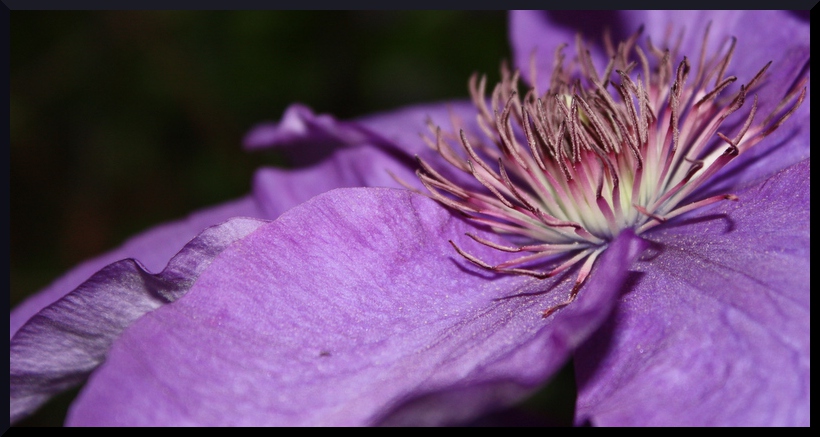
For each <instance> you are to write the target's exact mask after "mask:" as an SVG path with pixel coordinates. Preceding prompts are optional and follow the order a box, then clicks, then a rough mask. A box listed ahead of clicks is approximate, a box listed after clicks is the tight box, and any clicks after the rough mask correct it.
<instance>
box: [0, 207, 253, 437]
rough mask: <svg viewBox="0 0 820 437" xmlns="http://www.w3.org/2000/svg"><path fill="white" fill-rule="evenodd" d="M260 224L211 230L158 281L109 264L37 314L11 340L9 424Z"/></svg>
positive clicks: (81, 373) (134, 268) (76, 380)
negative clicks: (226, 248) (229, 246)
mask: <svg viewBox="0 0 820 437" xmlns="http://www.w3.org/2000/svg"><path fill="white" fill-rule="evenodd" d="M262 223H264V222H262V221H258V220H253V219H233V220H231V221H228V222H225V223H223V224H221V225H218V226H214V227H212V228H209V229H207V230H205V231H204V232H202V234H200V235H199V236H198V237H197V238H195V239H194V240H193V241H191V242H190V243H188V244H187V245H186V246H185V247H184V248H183V249H182V251H180V253H179V254H178V255H177V256H175V257H174V258H173V259H171V261H170V263H169V264H168V267H166V268H165V270H163V271H162V273H159V274H157V275H152V274H151V273H149V272H148V271H147V270H146V268H145V266H143V265H142V264H140V263H138V262H136V261H134V260H132V259H127V260H122V261H119V262H117V263H114V264H111V265H109V266H108V267H106V268H104V269H102V270H100V271H99V272H97V273H96V274H95V275H94V276H92V277H91V278H90V279H89V280H88V281H86V282H84V283H83V284H82V285H80V286H79V287H77V289H76V290H74V291H72V292H71V293H69V294H68V295H66V296H65V297H63V298H62V299H60V300H58V301H57V302H55V303H54V304H52V305H50V306H48V307H46V308H45V309H43V310H42V311H40V312H39V313H37V315H35V316H34V317H32V318H31V319H30V320H29V321H28V322H27V323H26V324H25V325H23V326H22V327H21V328H20V330H19V331H18V332H17V333H16V334H15V335H14V336H13V337H12V339H11V344H10V346H11V348H10V352H9V354H10V356H9V367H10V376H9V378H10V380H9V383H10V389H9V398H10V420H11V421H12V422H13V421H16V420H18V419H20V418H22V417H24V416H25V415H27V414H29V413H30V412H32V411H34V409H36V408H37V407H38V406H40V405H41V404H42V403H43V402H45V401H46V400H48V398H49V397H51V396H52V395H54V394H56V393H59V392H60V391H63V390H66V389H68V388H70V387H72V386H75V385H78V384H80V383H81V382H82V381H83V380H85V378H86V377H87V376H88V375H89V374H90V373H91V371H92V370H94V369H95V368H96V367H97V366H99V364H100V363H101V362H102V361H103V360H104V358H105V355H106V353H107V351H108V348H109V347H110V345H111V343H112V342H113V341H114V339H116V338H117V337H118V336H119V335H120V333H121V332H122V331H123V329H125V328H126V327H127V326H128V325H130V324H131V323H133V322H134V321H135V320H137V319H138V318H139V317H141V316H142V315H143V314H145V313H147V312H150V311H152V310H155V309H156V308H158V307H160V306H161V305H163V304H166V303H168V302H172V301H174V300H176V299H178V298H179V297H180V296H182V295H183V294H185V293H186V292H187V291H188V289H189V288H190V287H191V285H192V284H193V283H194V281H195V280H196V278H197V277H198V276H199V274H200V273H202V271H203V270H205V268H206V267H207V266H208V264H209V263H210V262H211V261H212V260H213V258H214V257H216V256H217V255H218V254H219V253H220V252H221V251H222V250H223V249H225V247H227V246H228V245H230V244H231V243H233V242H235V241H236V240H238V239H240V238H243V237H245V236H246V235H247V234H249V233H250V232H252V231H254V230H255V229H256V228H258V227H259V226H260V225H261V224H262Z"/></svg>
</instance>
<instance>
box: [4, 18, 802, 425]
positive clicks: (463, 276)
mask: <svg viewBox="0 0 820 437" xmlns="http://www.w3.org/2000/svg"><path fill="white" fill-rule="evenodd" d="M710 21H711V23H712V25H711V28H710V34H709V38H708V39H704V36H703V35H704V30H705V28H706V26H707V23H709V22H710ZM579 23H581V25H583V26H585V27H586V29H581V30H584V31H585V32H586V33H585V37H584V40H585V42H586V44H588V45H587V46H586V47H587V48H588V50H589V51H588V54H587V52H586V51H585V50H584V49H583V48H579V50H578V52H577V53H578V55H577V56H576V55H570V53H571V52H572V53H575V51H574V50H573V51H570V50H566V53H565V58H566V61H565V62H566V69H565V70H564V69H555V68H553V67H554V65H555V64H554V63H553V60H554V59H556V58H557V57H560V56H556V53H561V52H556V50H555V49H556V48H557V47H558V46H559V44H561V43H564V42H569V43H574V42H575V34H576V32H577V31H578V30H579V27H578V25H579ZM642 24H643V25H644V26H645V27H644V35H647V36H649V37H651V44H652V45H651V46H650V43H649V42H645V40H643V39H642V38H643V37H641V38H639V39H638V40H634V41H632V40H630V36H631V35H633V32H634V31H635V30H636V29H638V28H639V27H640V26H641V25H642ZM605 25H608V26H609V28H610V30H611V35H612V38H610V39H609V40H607V39H605V38H603V35H602V34H601V32H600V30H601V29H603V28H604V27H605ZM510 26H511V37H512V42H513V49H514V53H515V56H516V62H517V67H518V68H519V69H520V71H522V73H523V76H524V77H525V78H527V79H528V80H529V81H532V82H533V83H534V84H535V86H536V88H537V90H538V95H542V94H543V93H544V92H545V90H547V89H550V90H553V92H552V94H549V97H551V99H547V97H546V96H545V97H544V99H543V101H542V102H540V103H539V102H538V100H537V99H535V98H534V97H533V95H523V94H522V95H518V97H517V99H518V100H516V97H515V95H513V94H512V93H510V91H511V89H512V88H511V84H512V83H513V82H514V81H513V80H512V78H509V80H506V79H505V80H504V81H503V84H502V86H501V87H499V88H498V92H497V93H494V94H493V98H492V99H491V100H492V101H493V102H495V109H497V110H498V114H497V115H493V114H492V110H493V108H489V109H488V110H487V111H486V113H485V115H484V116H483V118H482V117H479V118H478V119H477V118H476V113H477V110H476V108H475V107H474V106H473V105H471V104H467V103H461V102H459V103H452V104H447V105H444V104H442V105H430V106H423V107H417V108H409V109H406V110H402V111H398V112H394V113H388V114H383V115H378V116H374V117H370V118H364V119H361V120H357V121H354V122H339V121H336V120H334V119H332V118H330V117H328V116H316V115H314V114H312V113H311V112H310V111H309V110H308V109H306V108H304V107H301V106H293V107H292V108H291V109H290V110H289V111H288V112H287V113H286V115H285V116H284V117H283V119H282V121H281V122H280V123H278V124H276V125H263V126H260V127H258V128H257V129H255V130H254V131H252V132H251V133H250V134H249V136H248V138H247V139H246V144H247V145H248V147H252V148H253V147H270V146H274V145H275V146H277V147H281V148H283V149H284V150H285V151H286V152H287V153H290V154H292V155H293V157H294V158H295V159H297V160H298V159H303V161H301V162H298V161H297V163H300V164H304V166H303V167H300V168H298V169H296V170H288V171H285V170H276V169H263V170H260V171H259V173H258V174H257V176H256V179H255V183H254V192H253V194H252V195H251V196H249V197H248V198H245V199H241V200H239V201H237V202H235V203H232V204H228V205H223V206H220V207H216V208H214V209H211V210H208V211H204V212H201V213H199V214H198V215H195V216H192V217H191V219H189V220H187V221H184V222H178V223H174V224H170V225H166V226H164V227H161V228H157V229H154V230H151V231H149V232H148V233H146V234H143V235H141V236H138V237H136V238H135V239H133V240H132V241H131V242H129V243H127V244H126V245H125V246H124V247H123V248H121V249H119V250H117V251H115V252H113V253H111V254H108V255H105V256H104V257H102V258H99V259H95V260H92V261H89V262H88V263H87V264H85V265H83V266H80V267H78V268H77V269H75V270H74V271H72V272H70V273H69V274H68V275H66V276H65V277H63V278H61V279H60V280H58V281H57V282H56V283H55V284H53V285H52V286H51V287H50V288H49V289H47V290H45V291H43V292H42V293H41V294H39V295H38V296H36V297H35V298H33V300H31V301H28V302H26V303H24V304H23V305H22V306H20V307H18V308H17V309H16V310H15V311H14V312H12V314H11V317H10V324H11V335H12V340H11V351H10V364H11V375H10V382H11V392H10V398H11V418H12V420H15V419H17V418H19V417H22V416H23V415H25V414H27V413H28V412H30V411H31V410H33V409H34V408H36V407H37V406H38V405H39V404H40V403H42V402H43V401H44V400H45V399H47V398H48V397H49V396H51V395H52V394H54V393H56V392H58V391H60V390H62V389H64V388H66V387H69V386H72V385H76V384H79V383H80V382H82V381H83V380H84V379H85V378H86V377H88V375H90V378H89V379H88V382H87V384H86V386H85V388H84V389H83V391H82V392H81V393H80V395H79V396H78V398H77V399H76V401H75V403H74V404H73V405H72V408H71V411H70V412H69V417H68V418H67V423H68V424H71V425H366V424H441V423H454V422H458V421H461V420H466V419H469V418H472V417H475V416H476V415H477V414H480V413H482V412H485V411H488V410H491V409H494V408H498V407H500V406H504V405H509V404H511V403H512V402H515V401H517V400H519V399H521V398H522V397H524V396H526V395H527V394H528V393H531V392H532V391H533V390H534V389H535V388H537V387H538V386H539V385H541V384H542V383H543V382H544V381H546V380H547V379H548V378H549V377H550V376H551V375H552V374H553V373H554V372H555V370H556V369H557V368H558V367H559V366H560V365H561V364H562V363H563V362H565V361H566V360H567V359H568V358H569V357H570V355H572V356H573V357H574V360H575V365H576V373H577V375H578V391H579V396H578V402H577V411H576V420H577V422H578V423H584V422H586V421H590V422H591V423H593V424H596V425H598V424H599V425H676V424H682V425H808V424H809V409H810V408H809V407H810V400H809V399H810V394H809V392H810V376H809V374H810V365H809V361H810V335H809V327H810V322H809V319H810V312H809V275H808V269H809V203H810V201H809V173H810V159H809V120H808V117H809V109H808V108H809V106H810V105H809V102H808V100H809V95H810V93H809V92H808V89H809V85H808V76H809V67H808V58H809V42H808V41H809V24H808V21H807V20H805V19H803V18H802V17H801V16H798V15H794V14H790V13H784V12H765V13H764V12H725V13H718V12H709V13H707V12H702V13H669V12H660V13H647V12H633V13H618V14H611V16H610V15H609V14H603V15H598V14H563V13H561V14H553V15H549V14H542V13H533V12H528V13H513V14H512V15H511V20H510ZM667 29H670V30H671V33H669V32H667ZM681 29H685V32H683V33H678V32H679V31H680V30H681ZM678 35H680V38H679V39H678ZM729 36H735V37H737V42H736V43H734V42H733V41H732V40H730V39H728V37H729ZM621 40H623V41H632V42H631V43H628V44H632V43H634V42H636V41H637V42H638V43H639V44H640V45H641V47H642V48H641V50H642V51H640V52H638V53H637V55H638V62H637V63H636V64H634V65H631V64H630V63H629V60H631V59H634V58H632V57H629V58H624V59H621V58H622V56H621V54H622V53H623V54H627V53H631V51H630V50H627V48H628V47H625V48H623V49H621V48H619V47H618V46H617V41H621ZM599 41H613V43H612V44H608V43H605V42H602V43H600V44H598V42H599ZM704 41H706V44H705V45H704V47H705V49H704V50H703V53H704V56H700V54H701V46H702V44H703V42H704ZM667 42H668V43H669V44H668V45H669V47H672V49H673V50H672V52H670V53H669V55H668V57H667V54H666V52H664V51H663V48H664V47H666V46H667V44H666V43H667ZM652 47H655V48H656V49H653V48H652ZM658 48H659V49H658ZM730 53H731V55H727V54H730ZM533 54H534V57H531V55H533ZM608 54H614V55H615V60H616V62H614V63H613V64H612V65H613V67H612V69H611V70H608V69H607V64H608V61H609V59H610V56H609V55H608ZM684 54H688V56H689V58H688V59H689V61H682V59H683V56H682V55H684ZM714 54H716V56H714V57H713V56H712V55H714ZM655 55H657V61H656V60H654V59H655V58H654V57H653V56H655ZM642 56H645V57H647V58H648V59H650V61H647V62H646V63H644V62H643V61H642V60H641V59H640V58H641V57H642ZM530 59H534V60H535V62H534V63H532V64H531V63H530ZM573 59H575V60H574V61H573ZM701 59H702V60H701ZM729 60H731V62H729ZM769 61H772V63H771V65H769V66H768V68H767V69H766V70H765V71H764V73H763V74H760V75H758V72H760V71H761V68H763V67H764V66H766V65H767V63H768V62H769ZM571 62H575V63H576V64H577V65H578V69H577V70H572V69H571V68H570V63H571ZM688 62H690V63H691V64H688ZM703 62H705V63H706V64H707V67H706V68H703V69H701V68H700V66H701V65H703ZM690 67H691V69H690ZM650 68H651V69H652V71H655V72H654V73H649V71H650ZM533 70H534V71H535V74H534V77H533V75H532V73H531V72H532V71H533ZM616 70H620V71H625V73H624V74H623V75H620V74H619V73H618V72H617V71H616ZM574 71H580V73H575V72H574ZM605 71H610V72H611V74H606V73H603V72H605ZM638 73H640V77H641V78H639V74H638ZM701 74H703V76H701ZM710 74H712V76H711V77H710V76H709V75H710ZM689 75H691V77H689ZM734 76H737V83H744V84H745V85H748V86H744V87H740V86H735V85H736V84H734V83H733V82H734V79H732V77H734ZM618 77H619V78H620V80H619V81H614V82H613V83H612V84H604V81H605V80H604V79H605V78H610V79H615V78H618ZM579 78H580V81H576V79H579ZM602 78H603V79H602ZM476 84H477V82H476ZM621 84H623V87H619V86H620V85H621ZM607 86H609V87H610V88H609V90H611V99H612V101H611V102H610V101H608V100H606V98H605V97H604V95H603V94H601V93H600V92H598V93H597V94H596V90H599V89H606V87H607ZM724 86H725V88H724ZM477 88H478V87H476V89H477ZM713 89H717V90H718V91H719V92H716V93H714V94H713V93H711V90H713ZM607 92H610V91H607ZM619 95H620V100H617V99H618V98H619ZM754 95H757V98H756V99H755V98H754V97H753V96H754ZM474 96H478V97H476V98H474V100H475V103H476V105H477V107H478V108H479V110H481V108H482V107H483V104H482V102H485V100H484V99H483V97H481V96H482V94H481V93H479V92H477V91H476V92H474ZM799 101H802V105H799V103H796V102H799ZM508 102H509V103H508ZM781 102H783V105H782V106H780V103H781ZM741 103H744V105H743V106H741ZM539 105H542V106H539ZM798 105H799V106H798ZM630 107H631V108H632V109H630ZM539 108H541V109H540V110H541V112H542V113H543V114H540V113H539ZM741 108H742V109H741ZM794 108H797V109H796V110H795V111H792V109H794ZM633 109H634V111H633ZM752 112H754V113H755V114H756V117H749V114H750V113H752ZM769 114H772V115H773V116H772V117H770V118H769V117H768V116H769ZM723 115H726V117H725V120H723V119H722V118H721V117H722V116H723ZM427 118H429V119H430V120H431V126H433V130H432V132H431V133H430V134H429V135H428V137H427V139H428V141H429V142H430V143H431V145H433V148H428V147H427V146H426V145H425V144H424V142H423V141H422V140H420V139H419V138H418V135H417V133H418V132H422V131H427V128H426V126H425V124H426V123H425V120H426V119H427ZM507 120H510V122H509V124H508V123H507ZM716 120H717V121H722V124H721V123H713V122H715V121H716ZM747 120H748V121H749V122H748V123H747ZM783 120H785V122H784V123H783V124H782V126H780V127H779V128H777V129H772V128H773V127H777V125H778V124H779V123H780V122H781V121H783ZM496 121H497V122H498V123H497V124H494V122H496ZM436 125H438V126H441V127H442V131H441V132H442V133H441V134H439V135H436V129H435V126H436ZM451 126H454V127H456V128H461V129H463V132H464V135H463V137H460V135H459V133H458V130H454V131H453V132H450V127H451ZM712 127H714V129H712ZM484 132H487V133H488V134H489V136H490V137H491V138H493V139H495V142H496V143H498V144H499V145H500V147H501V149H500V152H499V151H498V149H492V148H490V147H484V146H486V145H488V144H490V145H491V143H492V141H490V140H487V139H486V138H485V139H484V140H483V143H480V141H482V140H481V138H482V135H483V133H484ZM704 132H705V133H706V135H705V136H703V138H701V133H704ZM451 134H452V135H451ZM718 134H719V135H718ZM505 135H506V137H505ZM481 144H484V146H482V145H481ZM533 144H535V145H536V146H534V147H530V150H527V148H526V145H533ZM596 144H597V145H596ZM647 144H650V145H651V144H654V145H657V146H658V148H657V149H653V150H652V151H650V149H649V148H648V146H647ZM473 145H475V150H478V151H477V152H473V151H472V150H471V147H472V146H473ZM450 146H452V147H454V148H458V147H461V148H463V151H464V153H462V152H461V151H456V150H451V149H449V148H448V147H450ZM519 146H520V147H519ZM619 147H620V148H619ZM435 149H437V150H435ZM684 152H689V153H691V156H686V155H685V154H684ZM653 154H654V155H653ZM413 156H418V157H419V158H420V161H421V162H422V170H421V171H420V172H419V175H420V177H421V181H422V183H423V185H425V186H426V187H427V188H429V189H430V191H426V190H424V188H422V184H421V183H419V179H416V177H415V175H414V174H413V172H414V171H415V170H416V169H417V165H416V164H415V162H413V160H412V159H411V157H413ZM468 156H469V157H468ZM496 158H500V160H496ZM448 162H449V164H448ZM498 163H501V164H498ZM593 164H594V165H593ZM538 169H540V170H538ZM385 170H387V171H385ZM508 171H509V176H508V175H507V172H508ZM530 171H532V172H531V173H530ZM537 171H540V172H541V173H537ZM391 174H392V175H393V176H395V177H396V179H399V180H402V181H404V182H405V183H407V184H410V185H411V186H412V187H413V188H414V190H418V191H420V192H424V193H430V196H432V197H434V198H435V199H436V200H438V202H437V201H435V200H431V199H429V198H427V197H425V196H423V195H421V194H419V193H416V192H413V191H409V190H397V189H395V188H376V187H397V186H398V184H397V183H396V182H395V181H394V179H393V177H391ZM533 174H536V175H539V174H540V175H541V176H538V177H535V176H532V175H533ZM541 177H543V178H553V179H549V181H547V182H548V183H545V182H544V181H542V180H541V179H539V178H541ZM562 178H563V179H562ZM570 179H572V180H574V181H577V182H572V183H570V182H569V180H570ZM636 180H641V181H650V182H643V184H644V185H640V186H639V188H636V189H635V190H634V191H633V190H632V185H634V184H635V183H634V181H636ZM562 181H563V182H562ZM584 181H586V182H584ZM616 181H618V182H616ZM539 184H540V185H539ZM573 184H576V185H573ZM355 186H365V187H373V188H348V189H334V188H339V187H355ZM539 187H543V190H540V191H539V189H540V188H539ZM640 187H648V188H646V192H645V191H644V189H643V188H640ZM328 190H330V191H328ZM325 191H327V192H326V193H324V194H321V195H318V196H316V195H317V194H320V193H323V192H325ZM314 196H316V197H314ZM529 196H543V197H542V198H540V200H538V201H537V202H536V201H534V200H533V199H532V198H531V197H529ZM308 199H310V200H308ZM725 200H736V201H734V202H730V201H725ZM442 203H443V204H445V205H447V206H448V207H449V208H445V207H443V206H442ZM454 210H455V211H459V212H460V213H461V214H454V213H453V211H454ZM233 216H249V217H257V218H268V219H275V220H273V221H262V220H257V219H247V218H239V219H232V220H228V221H225V220H226V219H228V218H229V217H233ZM465 217H467V219H465ZM219 222H222V223H221V224H218V225H216V226H213V227H211V228H208V229H207V230H205V231H204V232H202V233H200V230H201V229H203V228H204V227H206V226H208V225H210V224H215V223H219ZM476 222H478V225H476ZM498 231H506V233H510V234H512V236H509V235H501V234H500V232H498ZM636 233H637V235H636ZM197 234H198V235H197ZM171 237H173V238H171ZM190 238H193V240H192V241H190V242H189V243H188V244H186V245H184V247H183V248H182V250H181V251H180V252H179V253H178V254H176V255H173V254H174V253H175V252H176V251H178V250H179V248H180V247H182V246H183V244H184V241H187V240H188V239H190ZM599 240H600V241H599ZM450 241H451V242H452V245H451V243H449V242H450ZM569 245H572V247H567V246H569ZM453 246H455V247H456V250H454V249H453ZM499 249H501V250H499ZM508 252H527V253H530V254H533V257H530V258H525V259H521V260H517V261H516V260H511V256H510V254H509V253H508ZM126 257H132V258H135V259H137V260H139V261H140V262H141V263H142V264H140V263H138V262H135V261H133V260H124V261H118V262H115V263H114V264H109V263H111V262H113V261H115V260H118V259H122V258H126ZM513 258H515V256H514V255H513ZM169 259H170V262H169V263H168V266H167V267H165V269H164V270H163V271H162V272H161V273H159V274H151V273H149V271H157V270H159V269H160V268H162V267H163V266H164V264H165V262H166V260H169ZM106 265H107V266H106ZM94 272H96V273H94ZM92 273H93V275H92ZM89 275H91V277H90V279H88V280H87V281H85V282H83V281H84V280H85V279H86V278H88V277H89ZM533 276H535V277H533ZM576 291H577V292H578V293H577V297H576V295H575V292H576ZM573 299H574V300H573ZM570 301H572V302H571V303H570V304H567V305H565V303H567V302H570ZM545 310H547V311H546V312H545Z"/></svg>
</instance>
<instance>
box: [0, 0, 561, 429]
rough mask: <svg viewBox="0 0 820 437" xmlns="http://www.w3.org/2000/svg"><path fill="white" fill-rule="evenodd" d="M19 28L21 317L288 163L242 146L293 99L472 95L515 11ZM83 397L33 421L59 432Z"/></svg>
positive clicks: (501, 47) (372, 100) (16, 192)
mask: <svg viewBox="0 0 820 437" xmlns="http://www.w3.org/2000/svg"><path fill="white" fill-rule="evenodd" d="M10 31H11V223H12V224H11V304H12V306H13V305H14V304H16V303H17V302H19V301H20V300H22V299H24V298H25V296H27V295H29V294H31V293H33V292H36V291H37V290H38V289H40V288H41V287H43V286H45V285H47V284H48V283H49V282H50V281H52V280H53V279H55V278H56V277H57V276H59V275H60V274H61V273H62V272H64V271H65V270H67V269H69V268H70V267H72V266H73V265H75V264H77V263H78V262H80V261H82V260H83V259H85V258H88V257H91V256H94V255H96V254H99V253H101V252H103V251H106V250H108V249H111V248H114V247H116V246H117V245H119V244H120V243H121V242H122V241H123V240H124V239H125V238H127V237H128V236H130V235H133V234H134V233H136V232H139V231H140V230H143V229H146V228H148V227H150V226H152V225H155V224H158V223H161V222H164V221H167V220H172V219H176V218H180V217H182V216H184V215H186V214H187V213H189V212H191V211H193V210H196V209H198V208H202V207H205V206H208V205H212V204H215V203H219V202H223V201H226V200H229V199H232V198H235V197H238V196H241V195H243V194H245V193H247V192H248V191H249V190H250V181H251V177H252V174H253V171H254V169H255V168H258V167H260V166H263V165H286V163H283V162H282V161H281V159H279V158H278V157H277V156H276V155H275V154H264V153H261V154H260V153H255V154H248V153H245V152H243V151H242V150H241V146H240V142H241V139H242V136H243V135H244V133H245V132H246V131H247V130H248V129H249V128H250V127H251V126H253V125H254V124H255V123H258V122H260V121H268V120H277V119H278V118H279V117H280V115H281V114H282V112H283V111H284V109H285V108H286V107H287V106H288V105H289V104H291V103H293V102H302V103H305V104H307V105H309V106H310V107H312V108H313V109H314V110H315V111H317V112H319V113H330V114H333V115H335V116H337V117H339V118H355V117H357V116H361V115H366V114H368V113H373V112H379V111H385V110H389V109H393V108H397V107H400V106H404V105H410V104H415V103H424V102H431V101H439V100H449V99H457V98H458V99H460V98H466V97H467V79H468V77H469V75H470V74H471V73H473V72H475V71H478V72H482V73H487V74H488V76H489V78H490V79H491V80H495V79H497V78H498V67H499V63H500V61H501V60H502V59H509V56H510V55H509V53H510V52H509V48H508V44H507V37H506V31H507V29H506V15H505V14H504V13H502V12H250V11H242V12H240V11H232V12H199V11H197V12H192V11H181V12H176V11H163V12H143V11H125V12H103V11H97V12H66V11H48V12H40V11H13V12H12V14H11V29H10ZM570 376H571V375H570ZM571 386H572V384H571V383H570V388H569V390H570V391H571V390H572V387H571ZM75 393H76V392H72V393H70V394H68V395H62V396H61V397H60V398H58V399H57V401H55V402H52V403H51V404H50V405H49V406H47V407H46V408H45V409H44V410H42V411H41V412H40V413H38V414H37V415H35V416H34V417H32V418H29V419H27V420H26V421H25V422H24V423H21V425H60V424H61V423H62V418H63V416H64V414H65V410H66V408H67V405H68V404H69V403H70V401H71V399H72V398H73V395H74V394H75ZM569 417H571V406H570V411H569Z"/></svg>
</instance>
